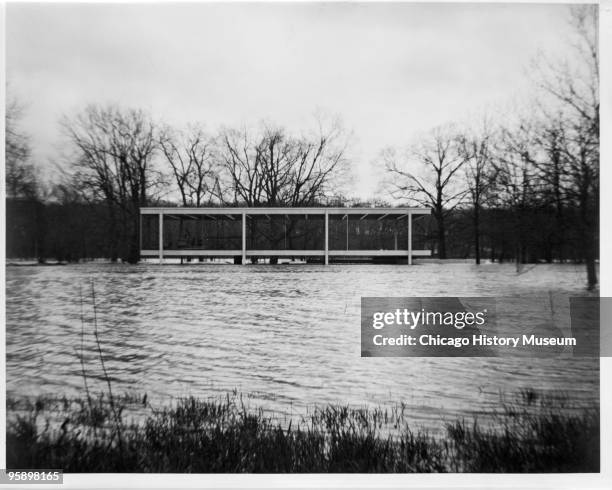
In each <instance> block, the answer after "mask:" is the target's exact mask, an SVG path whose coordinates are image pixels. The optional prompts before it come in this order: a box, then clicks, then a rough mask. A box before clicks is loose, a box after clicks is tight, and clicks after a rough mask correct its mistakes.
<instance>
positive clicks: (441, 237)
mask: <svg viewBox="0 0 612 490" xmlns="http://www.w3.org/2000/svg"><path fill="white" fill-rule="evenodd" d="M436 219H437V221H438V258H440V259H446V230H445V228H444V218H443V217H442V216H439V217H437V218H436Z"/></svg>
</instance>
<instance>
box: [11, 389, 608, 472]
mask: <svg viewBox="0 0 612 490" xmlns="http://www.w3.org/2000/svg"><path fill="white" fill-rule="evenodd" d="M7 406H8V420H9V422H8V427H7V467H8V468H19V469H30V468H32V469H34V468H61V469H63V470H64V472H77V473H90V472H92V473H105V472H118V473H121V472H154V473H173V472H176V473H209V472H214V473H239V472H255V473H311V472H316V473H327V472H347V473H353V472H380V473H387V472H393V473H411V472H518V473H527V472H540V473H541V472H568V473H576V472H578V473H582V472H598V471H599V447H600V440H599V411H598V409H596V408H593V409H590V410H587V409H580V410H574V411H572V410H571V407H568V405H567V401H563V400H562V397H561V398H560V397H551V396H549V395H543V394H540V393H537V392H535V391H533V390H522V391H521V392H520V393H518V394H516V395H515V396H514V397H513V399H512V401H511V402H509V403H500V407H499V410H498V411H495V412H491V413H488V414H483V415H482V416H480V418H479V419H477V418H475V417H474V418H470V419H468V418H457V419H456V420H454V421H452V422H448V423H446V424H444V425H445V427H444V429H445V430H444V432H443V433H444V435H443V436H439V437H434V436H432V435H430V434H428V433H427V432H425V431H422V430H418V429H417V430H413V429H412V428H411V426H410V424H409V418H410V413H409V411H407V410H406V407H405V406H404V405H398V406H396V407H394V408H392V409H375V408H354V407H350V406H335V405H327V406H322V407H315V409H314V410H313V411H312V413H311V414H310V415H309V416H307V417H304V418H302V420H301V421H300V422H298V423H294V422H293V421H290V422H289V423H288V424H287V423H282V422H281V421H278V420H276V419H274V418H272V417H271V416H269V415H266V414H265V413H264V411H263V410H261V409H258V408H251V407H248V406H246V405H245V404H244V403H243V399H242V397H241V396H239V395H236V394H234V395H227V396H226V397H225V398H217V399H211V400H200V399H196V398H193V397H191V398H184V399H181V400H178V401H177V402H176V403H174V404H173V405H172V406H167V407H164V408H161V409H160V408H153V407H151V406H150V405H149V404H148V402H147V400H146V396H143V397H142V398H140V397H136V396H133V395H132V396H129V397H115V398H109V397H108V396H106V395H100V396H98V397H96V398H92V399H89V400H88V399H79V398H72V399H67V398H62V399H51V398H43V397H40V398H38V399H36V400H26V399H21V400H15V399H11V400H9V401H8V404H7ZM568 408H570V410H568ZM134 410H137V411H140V416H139V417H137V418H132V419H131V421H130V417H129V416H128V415H127V414H128V413H130V411H132V412H131V413H135V412H134ZM136 420H137V421H136ZM483 420H484V421H485V422H483Z"/></svg>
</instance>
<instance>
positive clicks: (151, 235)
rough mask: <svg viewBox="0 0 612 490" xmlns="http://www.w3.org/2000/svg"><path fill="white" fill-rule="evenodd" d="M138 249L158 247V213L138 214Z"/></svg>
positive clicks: (155, 248) (156, 248)
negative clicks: (139, 239)
mask: <svg viewBox="0 0 612 490" xmlns="http://www.w3.org/2000/svg"><path fill="white" fill-rule="evenodd" d="M140 223H141V226H140V238H141V242H140V249H141V250H158V249H159V215H158V214H142V215H140Z"/></svg>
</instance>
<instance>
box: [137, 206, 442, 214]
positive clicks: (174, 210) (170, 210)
mask: <svg viewBox="0 0 612 490" xmlns="http://www.w3.org/2000/svg"><path fill="white" fill-rule="evenodd" d="M140 213H141V214H159V213H164V214H173V215H178V214H191V215H202V214H204V215H206V214H211V215H216V214H221V215H233V216H237V215H241V214H242V213H246V214H247V215H256V214H259V215H265V214H276V215H282V214H304V215H317V214H319V215H324V214H339V215H345V214H351V215H352V214H359V215H371V214H378V215H380V214H393V215H399V214H402V215H406V214H430V213H431V210H430V209H429V208H323V207H316V208H247V207H241V208H230V207H222V208H181V207H145V208H140Z"/></svg>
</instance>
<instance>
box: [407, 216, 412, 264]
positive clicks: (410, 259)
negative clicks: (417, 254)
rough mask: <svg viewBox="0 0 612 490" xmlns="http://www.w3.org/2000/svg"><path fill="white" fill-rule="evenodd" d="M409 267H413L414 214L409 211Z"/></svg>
mask: <svg viewBox="0 0 612 490" xmlns="http://www.w3.org/2000/svg"><path fill="white" fill-rule="evenodd" d="M408 265H412V212H410V211H408Z"/></svg>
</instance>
